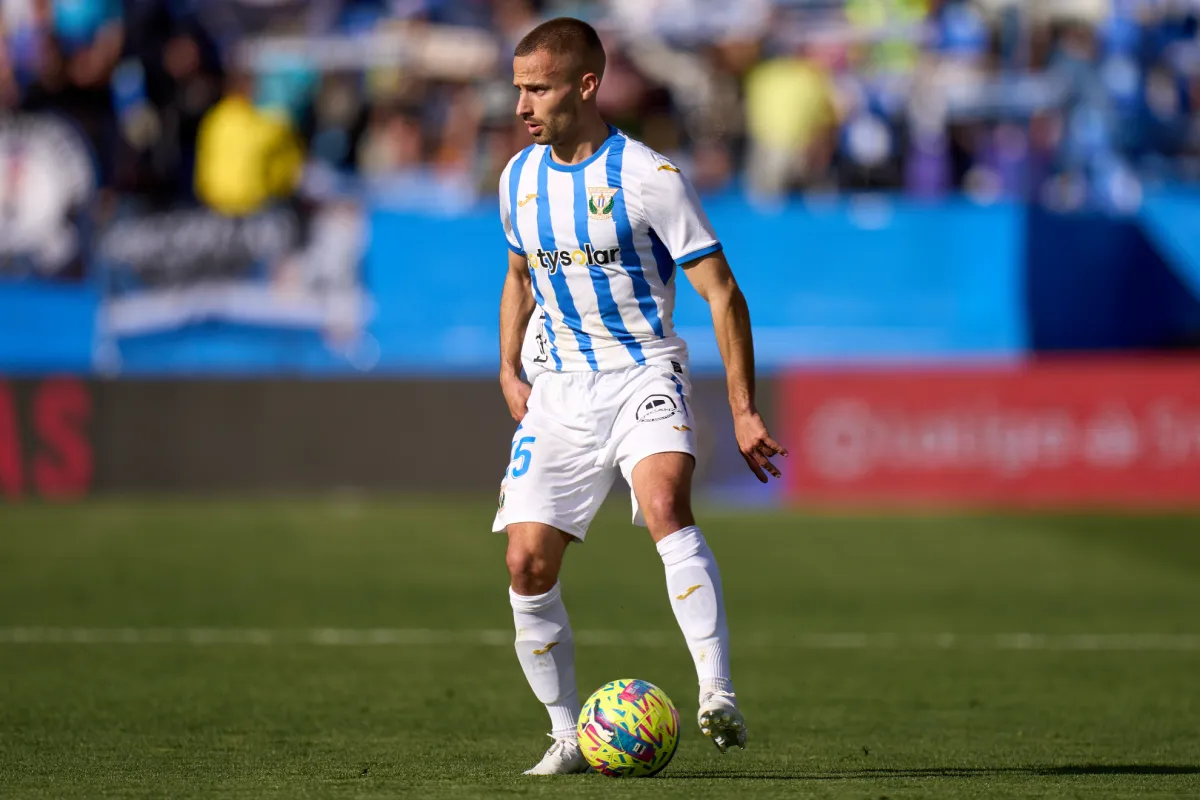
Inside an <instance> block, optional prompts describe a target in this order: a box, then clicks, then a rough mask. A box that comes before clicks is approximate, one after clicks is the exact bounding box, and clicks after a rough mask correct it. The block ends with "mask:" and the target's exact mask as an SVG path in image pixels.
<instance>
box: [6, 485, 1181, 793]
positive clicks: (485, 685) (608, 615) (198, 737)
mask: <svg viewBox="0 0 1200 800" xmlns="http://www.w3.org/2000/svg"><path fill="white" fill-rule="evenodd" d="M491 502H492V501H491V500H489V499H483V498H444V499H409V500H405V499H387V500H384V499H380V500H363V501H360V500H355V499H353V498H345V499H325V500H294V501H288V500H274V501H270V502H261V503H255V502H248V501H219V502H218V501H211V502H209V501H199V500H197V501H184V500H174V501H167V500H146V501H132V500H129V501H101V502H89V503H85V504H82V505H78V506H71V507H47V506H36V505H34V506H16V507H0V796H2V797H13V798H23V799H24V798H29V799H30V800H34V799H37V798H74V797H147V798H149V797H161V798H192V797H196V798H199V797H205V798H208V797H232V798H309V797H314V798H315V797H322V798H324V797H329V798H385V797H386V798H394V797H452V798H473V797H500V796H505V797H507V796H516V797H521V796H528V797H597V798H599V797H605V798H608V797H653V798H656V800H660V799H662V798H677V797H678V798H692V797H710V796H724V797H742V796H745V797H754V798H758V797H817V798H825V797H839V798H840V797H846V798H858V799H859V800H879V799H880V798H890V799H891V800H895V799H896V798H976V797H978V798H984V797H986V798H997V797H1013V798H1017V797H1020V798H1029V797H1038V798H1051V797H1053V798H1059V797H1064V798H1066V797H1070V798H1089V800H1091V799H1092V798H1125V797H1128V798H1132V797H1139V798H1140V797H1164V798H1165V797H1171V798H1182V797H1200V736H1198V731H1200V519H1198V518H1196V517H1189V516H1169V517H1168V516H1156V517H1135V516H1077V515H1039V516H1023V515H968V516H917V515H900V516H871V517H859V516H837V515H798V514H789V513H782V512H781V513H753V514H752V513H742V512H737V513H734V512H728V511H726V512H708V513H705V514H704V515H703V516H702V519H701V524H702V527H703V529H704V530H705V533H706V535H707V536H708V538H709V540H710V542H711V543H712V545H713V549H714V550H715V552H716V553H717V556H718V558H719V560H720V562H721V566H722V571H723V575H724V582H725V591H726V598H727V605H728V610H729V619H730V626H731V630H732V635H733V643H732V644H733V667H734V680H735V682H736V684H737V687H738V690H739V696H740V699H741V702H742V706H743V708H744V710H745V713H746V717H747V723H748V726H749V732H750V747H749V749H748V750H747V751H745V752H740V751H738V752H733V753H731V754H730V755H727V756H724V757H722V756H721V755H720V754H718V753H717V752H716V750H715V749H714V748H713V747H712V745H711V744H710V743H709V742H708V741H707V740H705V739H703V738H702V737H701V736H700V734H699V732H698V730H697V729H696V728H695V724H694V721H693V720H694V715H695V705H696V697H695V675H694V672H693V670H692V665H691V661H690V659H689V657H688V655H687V653H686V650H685V648H684V645H683V641H682V637H681V636H680V634H679V632H678V630H677V629H676V627H675V623H674V619H673V618H672V617H671V612H670V607H669V605H668V603H667V599H666V593H665V589H664V586H663V578H662V569H661V564H660V562H659V561H658V559H657V556H656V554H655V551H654V548H653V546H652V544H651V543H650V541H649V537H648V536H647V535H646V533H645V532H644V531H642V530H640V529H634V528H632V527H630V526H629V525H628V523H627V517H626V513H627V511H626V509H625V508H624V507H621V505H620V504H614V505H613V506H612V507H609V508H607V509H606V510H605V513H604V514H602V516H601V519H600V520H599V521H598V522H597V524H596V525H595V527H594V528H593V530H592V533H591V535H590V537H589V542H588V543H587V544H585V545H583V546H581V547H572V548H571V550H570V551H569V552H568V564H567V568H566V570H565V573H564V577H563V586H564V593H565V596H566V600H567V606H568V609H569V610H570V613H571V615H572V622H573V626H574V628H575V630H576V632H577V636H578V638H579V641H580V645H579V648H578V661H579V679H580V690H581V693H582V694H585V695H586V694H587V693H589V692H590V691H591V690H592V689H593V688H595V687H596V686H598V685H600V684H601V683H603V682H604V681H606V680H609V679H612V678H617V677H641V678H645V679H647V680H650V681H652V682H654V683H656V684H658V685H660V686H661V687H663V688H664V689H665V690H666V691H667V693H668V694H669V695H670V696H671V697H672V698H673V699H674V700H675V702H676V704H677V705H678V706H679V708H680V713H681V715H682V717H683V719H684V722H685V724H684V728H683V731H684V732H683V737H682V741H681V744H680V747H679V752H678V754H677V755H676V757H675V760H674V762H672V764H671V765H670V766H669V767H668V768H667V769H666V771H665V772H663V773H662V775H661V776H659V777H658V778H654V779H651V780H646V781H632V780H631V781H624V782H622V781H613V780H610V779H608V778H604V777H601V776H598V775H583V776H568V777H562V778H551V779H532V778H525V777H523V776H522V775H521V774H520V772H521V771H522V770H523V769H526V768H527V767H529V766H530V765H532V764H533V763H535V762H536V761H537V759H538V757H539V756H540V755H541V753H542V751H543V750H544V749H545V747H546V746H547V744H548V743H549V740H548V739H546V738H545V737H544V733H545V731H546V730H547V720H546V719H545V715H544V712H543V709H542V708H541V707H540V705H539V704H537V702H536V701H535V700H534V699H533V697H532V695H531V694H530V692H529V690H528V688H527V686H526V685H525V683H524V679H523V677H522V675H521V672H520V669H519V667H518V665H517V663H516V659H515V657H514V655H513V653H512V649H511V633H510V632H509V631H510V628H511V617H510V611H509V608H508V601H507V597H506V586H507V580H506V575H505V572H504V564H503V549H504V541H503V538H502V537H500V536H495V535H492V534H489V533H488V528H489V525H490V522H491V516H492V506H491Z"/></svg>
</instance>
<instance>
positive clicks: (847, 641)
mask: <svg viewBox="0 0 1200 800" xmlns="http://www.w3.org/2000/svg"><path fill="white" fill-rule="evenodd" d="M575 641H576V643H577V644H580V645H584V646H597V645H599V646H606V645H617V644H634V645H637V646H638V647H678V646H680V645H681V644H682V640H681V637H680V634H679V632H678V631H616V630H607V631H606V630H583V631H578V632H576V634H575ZM512 642H513V632H512V631H510V630H432V629H428V628H366V629H353V628H312V629H294V628H41V627H4V628H0V645H18V644H140V645H153V644H186V645H196V646H204V645H259V646H280V645H317V646H341V647H364V646H366V647H370V646H439V645H441V646H446V645H486V646H492V647H511V646H512ZM733 645H734V646H735V647H783V648H796V649H801V650H871V649H902V648H908V649H925V650H1060V651H1064V650H1065V651H1101V650H1103V651H1137V650H1145V651H1184V652H1193V651H1200V634H1187V633H1099V634H1083V633H1075V634H1041V633H1000V634H955V633H936V634H919V633H796V634H791V635H788V634H778V635H775V634H762V633H758V634H755V633H748V634H743V635H738V634H737V633H736V632H735V633H734V637H733Z"/></svg>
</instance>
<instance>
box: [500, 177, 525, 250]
mask: <svg viewBox="0 0 1200 800" xmlns="http://www.w3.org/2000/svg"><path fill="white" fill-rule="evenodd" d="M512 168H513V165H512V162H511V161H510V162H508V166H507V167H505V168H504V172H503V173H501V175H500V224H501V225H502V226H503V227H504V238H505V239H507V240H508V249H509V250H512V251H513V252H514V253H516V254H517V255H519V256H524V255H525V250H524V248H522V247H521V240H520V239H519V238H518V237H517V234H516V232H515V231H514V230H513V220H512V196H511V195H512V185H511V180H510V179H511V175H512Z"/></svg>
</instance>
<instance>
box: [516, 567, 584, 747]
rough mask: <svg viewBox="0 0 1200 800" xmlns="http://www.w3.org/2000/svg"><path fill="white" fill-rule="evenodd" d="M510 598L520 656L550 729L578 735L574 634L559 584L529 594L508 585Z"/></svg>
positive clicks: (560, 734) (562, 734) (572, 736)
mask: <svg viewBox="0 0 1200 800" xmlns="http://www.w3.org/2000/svg"><path fill="white" fill-rule="evenodd" d="M508 599H509V602H510V603H511V604H512V609H513V624H515V625H516V628H517V640H516V650H517V660H518V661H520V662H521V669H523V670H524V671H525V678H526V680H528V681H529V688H531V689H533V693H534V694H535V695H536V696H537V699H538V700H541V701H542V702H543V703H545V704H546V710H547V711H548V712H550V728H551V730H550V732H551V734H552V735H553V736H554V738H556V739H576V738H578V734H577V733H576V729H575V725H576V722H577V721H578V720H579V689H578V687H577V686H576V684H575V637H574V636H573V635H572V634H571V622H570V620H568V619H567V609H566V606H564V605H563V601H562V592H561V590H560V589H559V585H558V584H557V583H556V584H554V586H553V588H551V589H550V591H548V592H546V593H545V594H536V595H529V596H525V595H519V594H517V593H516V592H514V591H513V590H512V587H509V590H508Z"/></svg>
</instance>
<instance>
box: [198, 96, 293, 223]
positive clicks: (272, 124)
mask: <svg viewBox="0 0 1200 800" xmlns="http://www.w3.org/2000/svg"><path fill="white" fill-rule="evenodd" d="M251 92H252V86H251V83H250V81H249V80H248V79H247V78H246V77H244V76H236V77H235V78H234V80H233V83H232V85H231V88H230V91H229V93H228V94H227V95H226V96H225V97H224V98H223V99H222V100H221V101H220V102H219V103H217V104H216V105H215V106H213V108H212V110H210V111H209V112H208V114H207V115H205V117H204V119H203V121H202V122H201V123H200V131H199V135H198V137H197V142H196V195H197V196H198V197H199V198H200V199H201V200H203V201H204V203H205V204H207V205H208V206H209V207H210V208H212V209H214V210H215V211H218V212H220V213H222V214H225V215H228V216H245V215H247V214H252V213H254V212H256V211H259V210H261V209H263V208H264V207H265V206H266V205H267V204H268V203H269V202H271V201H272V200H279V199H286V198H287V197H289V196H291V194H292V193H293V191H294V190H295V189H296V187H297V186H298V185H299V182H300V178H301V172H302V170H303V165H304V151H303V149H302V147H301V143H300V141H299V138H298V137H297V135H296V131H295V129H294V128H293V126H292V124H291V121H290V120H289V119H288V118H287V116H286V115H285V114H284V113H283V112H281V111H280V110H279V109H277V108H276V109H260V108H257V107H255V105H254V103H253V102H252V100H251Z"/></svg>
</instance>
